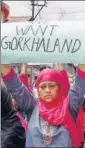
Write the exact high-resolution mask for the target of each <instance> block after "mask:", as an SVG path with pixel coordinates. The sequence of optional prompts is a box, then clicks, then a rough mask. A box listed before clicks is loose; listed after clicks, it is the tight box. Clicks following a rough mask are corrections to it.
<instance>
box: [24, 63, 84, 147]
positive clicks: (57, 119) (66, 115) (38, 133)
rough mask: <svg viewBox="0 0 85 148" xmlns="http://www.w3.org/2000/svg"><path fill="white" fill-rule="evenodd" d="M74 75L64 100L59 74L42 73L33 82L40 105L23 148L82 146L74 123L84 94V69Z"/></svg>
mask: <svg viewBox="0 0 85 148" xmlns="http://www.w3.org/2000/svg"><path fill="white" fill-rule="evenodd" d="M81 70H82V71H81ZM83 71H84V72H83ZM77 75H78V76H76V80H75V84H74V87H73V88H72V89H71V90H70V92H69V94H68V97H65V95H63V94H64V92H63V91H62V88H63V84H62V79H61V74H60V73H59V72H58V71H56V70H53V69H45V70H44V71H42V72H41V73H40V75H39V77H38V79H37V82H36V87H37V89H38V95H39V104H38V105H37V107H36V108H35V110H34V112H33V115H32V117H31V120H30V122H29V131H28V132H27V138H26V147H47V146H48V147H80V146H81V144H80V142H81V141H79V140H80V139H79V138H80V137H79V135H78V130H77V127H76V119H77V115H78V111H79V109H80V106H81V104H82V101H83V99H82V97H83V95H84V93H85V67H84V66H80V69H78V72H77ZM64 85H65V84H64ZM64 97H65V98H64Z"/></svg>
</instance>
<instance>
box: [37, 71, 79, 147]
mask: <svg viewBox="0 0 85 148" xmlns="http://www.w3.org/2000/svg"><path fill="white" fill-rule="evenodd" d="M46 81H52V82H56V84H57V85H60V90H59V95H58V96H57V97H56V99H55V100H54V101H52V102H50V103H47V102H45V101H44V100H43V99H42V98H40V101H39V113H40V115H41V117H42V118H43V119H44V120H45V121H47V122H48V123H49V124H52V125H54V126H58V125H61V126H64V127H65V128H66V129H67V130H68V131H69V133H70V136H71V137H72V146H74V147H76V146H80V141H79V136H78V131H77V126H76V123H75V122H74V120H73V118H72V116H71V114H70V112H69V109H68V106H69V98H68V97H66V98H64V97H63V96H62V94H61V92H62V86H63V84H62V79H61V74H60V73H59V72H57V71H56V70H53V69H45V70H44V71H42V72H41V73H40V75H39V77H38V79H37V82H36V87H37V88H38V87H39V84H40V83H41V82H46Z"/></svg>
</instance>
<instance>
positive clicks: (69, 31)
mask: <svg viewBox="0 0 85 148" xmlns="http://www.w3.org/2000/svg"><path fill="white" fill-rule="evenodd" d="M27 62H29V63H30V62H31V63H57V62H58V63H59V62H60V63H82V64H83V63H85V21H82V22H78V21H77V22H52V23H50V22H49V23H48V24H42V23H41V24H37V23H29V22H22V23H21V22H20V23H6V24H1V63H2V64H11V63H27Z"/></svg>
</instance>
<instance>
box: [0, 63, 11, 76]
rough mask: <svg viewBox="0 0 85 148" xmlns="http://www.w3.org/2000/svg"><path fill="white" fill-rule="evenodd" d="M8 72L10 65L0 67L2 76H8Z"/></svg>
mask: <svg viewBox="0 0 85 148" xmlns="http://www.w3.org/2000/svg"><path fill="white" fill-rule="evenodd" d="M10 70H11V66H10V65H8V64H3V65H1V73H2V75H7V74H9V72H10Z"/></svg>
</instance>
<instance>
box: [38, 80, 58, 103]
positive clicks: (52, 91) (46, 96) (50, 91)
mask: <svg viewBox="0 0 85 148" xmlns="http://www.w3.org/2000/svg"><path fill="white" fill-rule="evenodd" d="M38 93H39V97H40V98H42V99H43V100H44V101H46V102H51V101H53V100H55V99H56V97H57V96H58V93H59V86H58V85H57V84H56V83H55V82H50V81H48V82H42V83H40V85H39V91H38Z"/></svg>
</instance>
